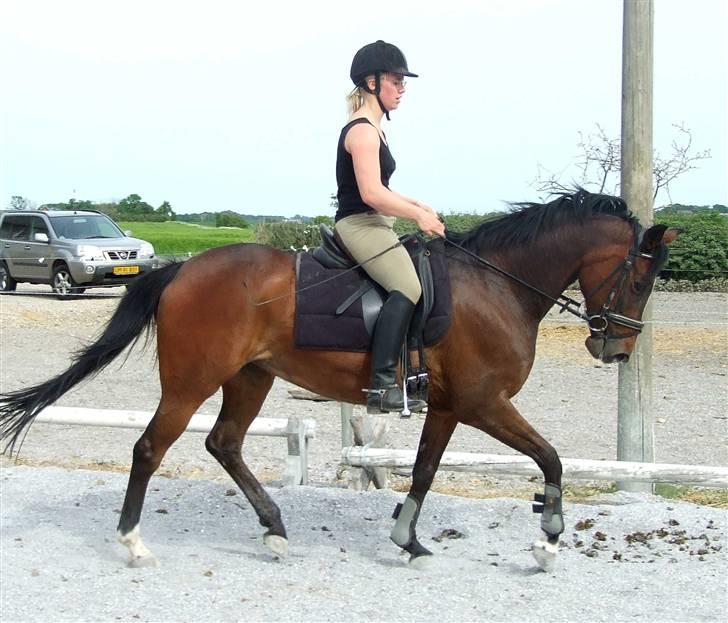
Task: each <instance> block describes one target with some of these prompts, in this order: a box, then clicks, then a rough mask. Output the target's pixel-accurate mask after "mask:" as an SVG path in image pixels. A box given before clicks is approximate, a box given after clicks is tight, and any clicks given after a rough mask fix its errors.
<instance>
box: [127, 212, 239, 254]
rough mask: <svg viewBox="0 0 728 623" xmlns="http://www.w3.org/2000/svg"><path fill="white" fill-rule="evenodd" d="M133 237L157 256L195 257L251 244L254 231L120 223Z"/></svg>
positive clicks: (182, 225) (182, 224)
mask: <svg viewBox="0 0 728 623" xmlns="http://www.w3.org/2000/svg"><path fill="white" fill-rule="evenodd" d="M118 225H119V227H121V229H123V230H124V231H126V230H131V232H132V234H131V235H132V236H134V237H135V238H141V239H142V240H146V241H148V242H151V243H152V245H154V250H155V252H156V254H157V255H178V256H180V255H188V254H190V253H191V254H192V255H196V254H197V253H202V251H206V250H207V249H212V248H213V247H222V246H225V245H226V244H237V243H238V242H252V241H253V230H252V229H247V228H246V229H239V228H237V227H222V228H218V227H201V226H199V225H187V224H185V223H175V222H173V221H168V222H165V223H143V222H121V223H118Z"/></svg>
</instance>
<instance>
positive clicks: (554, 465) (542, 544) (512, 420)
mask: <svg viewBox="0 0 728 623" xmlns="http://www.w3.org/2000/svg"><path fill="white" fill-rule="evenodd" d="M466 423H467V424H469V425H471V426H474V427H476V428H479V429H480V430H482V431H484V432H486V433H488V434H489V435H490V436H491V437H494V438H495V439H497V440H498V441H502V442H503V443H504V444H506V445H508V446H510V447H511V448H513V449H514V450H518V451H519V452H521V453H522V454H525V455H526V456H529V457H531V458H532V459H533V460H534V461H535V462H536V464H537V465H538V466H539V467H540V468H541V471H542V472H543V475H544V480H545V488H544V494H543V495H541V494H536V498H535V499H536V502H537V504H534V505H533V510H534V512H537V513H541V530H542V531H543V537H544V538H543V539H540V540H538V541H536V542H535V543H534V545H533V555H534V557H535V558H536V561H537V562H538V564H539V566H540V567H541V568H542V569H543V570H545V571H550V570H551V569H552V568H553V564H554V562H555V558H556V553H557V552H558V544H559V535H560V534H561V533H562V532H563V531H564V519H563V515H562V509H561V472H562V469H561V460H560V459H559V455H558V454H557V453H556V450H554V448H553V447H552V446H551V444H549V443H548V442H547V441H546V440H545V439H544V438H543V437H541V435H539V434H538V433H537V432H536V430H535V429H534V428H533V427H532V426H531V425H530V424H529V423H528V422H527V421H526V420H525V419H524V418H523V416H522V415H521V414H520V413H519V412H518V411H517V410H516V408H515V407H514V406H513V404H512V403H511V401H510V400H508V399H502V400H500V401H498V403H497V404H495V405H493V406H492V407H490V408H489V409H488V411H487V413H486V414H484V415H480V414H479V416H478V417H477V418H474V419H468V420H466Z"/></svg>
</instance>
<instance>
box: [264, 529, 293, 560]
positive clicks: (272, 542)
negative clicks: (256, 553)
mask: <svg viewBox="0 0 728 623" xmlns="http://www.w3.org/2000/svg"><path fill="white" fill-rule="evenodd" d="M263 543H265V545H266V546H267V547H268V549H270V550H271V551H272V552H273V553H274V554H275V555H276V556H280V557H281V558H285V557H286V556H288V539H284V538H283V537H282V536H278V535H275V534H268V535H266V536H264V537H263Z"/></svg>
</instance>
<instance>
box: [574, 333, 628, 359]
mask: <svg viewBox="0 0 728 623" xmlns="http://www.w3.org/2000/svg"><path fill="white" fill-rule="evenodd" d="M622 342H623V340H615V341H611V340H606V339H604V338H603V337H593V336H591V335H590V336H589V337H588V338H586V341H585V342H584V345H585V346H586V349H587V350H588V351H589V354H590V355H591V356H592V357H594V359H599V360H600V361H602V362H604V363H626V362H628V361H629V355H630V350H631V349H630V350H628V349H627V348H625V347H624V346H623V345H622Z"/></svg>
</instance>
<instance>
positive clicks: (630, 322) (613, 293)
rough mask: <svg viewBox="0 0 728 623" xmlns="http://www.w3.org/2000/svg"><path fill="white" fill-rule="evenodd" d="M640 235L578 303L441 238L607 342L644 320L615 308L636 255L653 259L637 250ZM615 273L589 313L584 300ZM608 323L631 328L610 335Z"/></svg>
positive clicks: (634, 332) (633, 331)
mask: <svg viewBox="0 0 728 623" xmlns="http://www.w3.org/2000/svg"><path fill="white" fill-rule="evenodd" d="M642 235H643V232H640V234H639V236H637V237H636V240H635V244H634V246H633V247H632V248H631V249H630V250H629V253H628V254H627V256H626V257H625V258H624V259H623V260H622V261H621V262H620V263H619V264H618V265H617V267H616V268H615V269H614V270H613V271H612V272H610V273H609V274H608V275H607V276H606V277H605V278H604V279H602V281H601V282H600V283H599V284H598V285H597V286H596V287H595V288H593V289H592V290H591V292H589V294H585V295H584V301H585V302H584V303H579V302H578V301H575V300H574V299H572V298H570V297H568V296H566V295H564V294H559V296H558V298H554V297H553V296H551V295H549V294H547V293H546V292H544V291H543V290H540V289H539V288H537V287H535V286H533V285H531V284H530V283H528V282H527V281H524V280H523V279H521V278H520V277H516V276H515V275H513V274H511V273H509V272H508V271H506V270H503V269H502V268H500V267H499V266H496V265H495V264H491V263H490V262H489V261H488V260H484V259H483V258H482V257H480V256H479V255H477V254H475V253H473V252H472V251H469V250H468V249H466V248H464V247H462V246H460V245H459V244H457V243H455V242H453V241H452V240H449V239H448V238H445V239H444V240H445V242H447V243H448V244H450V245H452V246H454V247H456V248H458V249H459V250H460V251H462V252H463V253H465V254H466V255H469V256H470V257H472V258H473V259H475V260H476V261H477V262H479V263H480V264H483V265H484V266H487V267H488V268H490V269H492V270H495V271H496V272H497V273H500V274H501V275H503V276H505V277H508V278H509V279H511V280H512V281H515V282H516V283H519V284H521V285H522V286H524V287H526V288H528V289H529V290H531V291H532V292H536V293H537V294H540V295H541V296H543V297H544V298H546V299H548V300H549V301H551V302H552V303H554V304H555V305H557V306H558V307H560V308H561V309H560V311H559V313H563V312H565V311H566V312H568V313H570V314H572V315H574V316H576V317H577V318H579V319H581V320H584V321H585V322H586V323H587V325H588V326H589V331H590V332H591V334H592V337H593V338H595V339H601V340H604V343H605V344H606V342H607V341H609V340H621V339H624V338H628V337H633V336H636V335H639V334H640V333H641V332H642V329H643V328H644V326H645V323H644V322H642V321H641V320H637V319H636V318H630V317H629V316H625V315H623V314H619V313H617V312H616V311H615V310H616V309H618V306H619V299H620V297H621V295H622V291H623V289H624V285H625V283H626V281H627V277H628V276H629V274H630V273H631V272H632V269H633V268H634V260H635V258H638V257H642V258H645V259H649V260H654V259H655V256H654V255H652V254H651V253H645V252H644V251H641V250H640V245H641V242H642ZM617 274H618V275H619V276H618V277H617V279H616V280H615V282H614V285H613V286H612V289H611V290H610V291H609V294H608V295H607V298H606V300H605V302H604V305H602V307H601V309H600V310H599V313H597V314H589V313H588V312H587V311H586V301H587V300H589V299H590V298H591V297H592V296H594V295H595V294H596V293H597V292H599V290H601V289H602V288H603V287H604V286H605V285H606V284H607V283H608V282H609V280H610V279H611V278H612V277H614V276H615V275H617ZM610 322H611V323H612V324H615V325H620V326H623V327H627V328H628V329H631V331H630V332H629V333H626V334H619V335H612V334H610V333H609V331H608V328H609V323H610Z"/></svg>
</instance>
